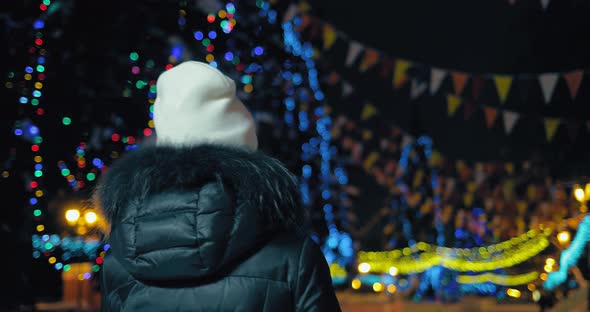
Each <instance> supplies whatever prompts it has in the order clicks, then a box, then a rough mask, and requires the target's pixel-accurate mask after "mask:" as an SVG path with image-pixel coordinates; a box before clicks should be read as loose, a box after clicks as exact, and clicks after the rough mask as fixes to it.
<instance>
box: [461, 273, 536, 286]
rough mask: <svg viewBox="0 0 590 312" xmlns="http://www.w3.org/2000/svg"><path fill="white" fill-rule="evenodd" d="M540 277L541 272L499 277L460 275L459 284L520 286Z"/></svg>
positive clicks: (492, 274)
mask: <svg viewBox="0 0 590 312" xmlns="http://www.w3.org/2000/svg"><path fill="white" fill-rule="evenodd" d="M538 277H539V272H534V271H533V272H529V273H525V274H520V275H499V274H494V273H484V274H480V275H459V276H457V282H458V283H459V284H480V283H485V282H490V283H493V284H496V285H502V286H519V285H524V284H528V283H530V282H532V281H534V280H536V279H537V278H538Z"/></svg>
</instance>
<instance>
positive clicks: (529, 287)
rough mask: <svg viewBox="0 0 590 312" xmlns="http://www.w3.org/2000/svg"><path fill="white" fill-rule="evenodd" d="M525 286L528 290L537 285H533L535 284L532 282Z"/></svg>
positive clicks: (533, 288)
mask: <svg viewBox="0 0 590 312" xmlns="http://www.w3.org/2000/svg"><path fill="white" fill-rule="evenodd" d="M526 288H527V289H528V290H530V291H533V290H535V289H536V288H537V286H535V284H533V283H530V284H528V285H527V286H526Z"/></svg>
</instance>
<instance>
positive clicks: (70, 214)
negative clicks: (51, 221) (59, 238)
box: [66, 209, 80, 223]
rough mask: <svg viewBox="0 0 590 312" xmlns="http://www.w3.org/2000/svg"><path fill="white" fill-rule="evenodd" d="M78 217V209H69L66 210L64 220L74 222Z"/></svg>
mask: <svg viewBox="0 0 590 312" xmlns="http://www.w3.org/2000/svg"><path fill="white" fill-rule="evenodd" d="M78 219H80V210H78V209H69V210H67V211H66V220H68V222H70V223H74V222H76V221H78Z"/></svg>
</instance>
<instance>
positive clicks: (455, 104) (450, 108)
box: [447, 94, 461, 116]
mask: <svg viewBox="0 0 590 312" xmlns="http://www.w3.org/2000/svg"><path fill="white" fill-rule="evenodd" d="M459 106H461V98H460V97H458V96H456V95H453V94H447V112H448V114H449V116H453V115H455V112H457V109H458V108H459Z"/></svg>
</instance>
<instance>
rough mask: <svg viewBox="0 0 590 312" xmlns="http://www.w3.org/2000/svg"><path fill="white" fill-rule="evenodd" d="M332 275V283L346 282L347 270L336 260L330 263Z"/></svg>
mask: <svg viewBox="0 0 590 312" xmlns="http://www.w3.org/2000/svg"><path fill="white" fill-rule="evenodd" d="M330 275H331V276H332V283H333V284H335V285H340V284H344V283H345V282H346V276H347V272H346V270H345V269H344V268H343V267H341V266H340V265H339V264H338V263H336V262H334V263H332V264H330Z"/></svg>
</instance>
